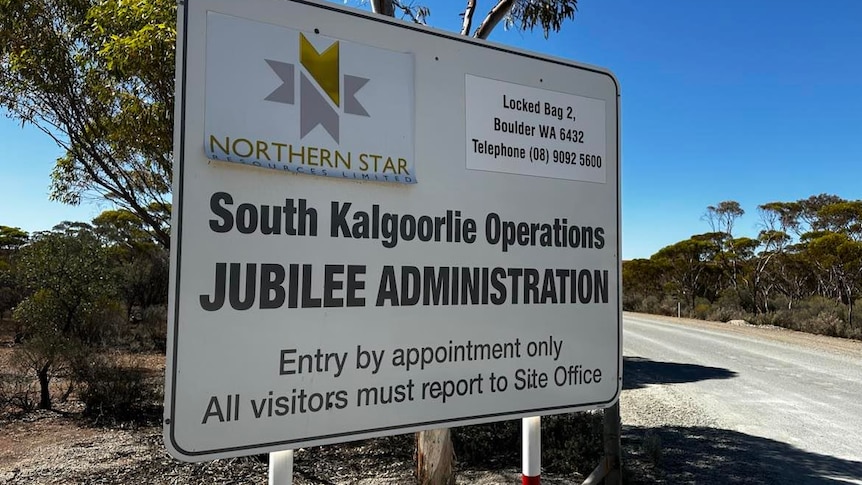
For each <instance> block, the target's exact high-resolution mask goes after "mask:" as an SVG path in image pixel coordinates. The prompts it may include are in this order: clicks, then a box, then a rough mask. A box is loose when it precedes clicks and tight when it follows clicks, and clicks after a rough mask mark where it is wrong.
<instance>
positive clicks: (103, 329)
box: [0, 210, 169, 414]
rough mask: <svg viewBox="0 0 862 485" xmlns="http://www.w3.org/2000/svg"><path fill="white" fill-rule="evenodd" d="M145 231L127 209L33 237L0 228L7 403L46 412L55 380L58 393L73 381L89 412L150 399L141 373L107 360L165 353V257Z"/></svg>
mask: <svg viewBox="0 0 862 485" xmlns="http://www.w3.org/2000/svg"><path fill="white" fill-rule="evenodd" d="M147 228H148V225H147V224H146V223H144V221H142V220H141V219H140V218H139V217H137V215H136V214H134V213H132V212H130V211H128V210H111V211H105V212H103V213H102V214H101V215H99V216H98V217H96V218H95V219H94V220H93V221H92V224H87V223H80V222H75V223H73V222H63V223H61V224H59V225H57V226H55V227H54V228H53V229H52V230H50V231H42V232H36V233H34V234H32V235H31V234H27V233H26V232H24V231H22V230H21V229H19V228H14V227H8V226H2V225H0V317H2V319H3V320H2V322H3V324H4V328H6V330H7V331H8V332H10V333H11V334H13V335H14V337H13V338H14V341H15V343H16V344H17V345H16V347H15V348H16V351H15V358H14V360H15V362H14V366H13V367H14V368H13V369H11V372H8V373H4V374H3V375H2V376H0V377H3V378H4V379H3V381H2V382H0V398H5V400H6V401H7V402H6V404H9V401H10V400H14V401H15V402H14V403H13V404H18V405H19V407H23V408H27V407H29V406H30V405H38V407H40V408H44V409H50V408H51V407H52V406H53V404H54V401H53V399H54V397H55V396H56V395H57V385H58V382H59V381H62V382H63V383H64V385H65V386H66V390H65V391H64V392H61V393H60V394H61V396H60V397H61V398H67V397H68V396H69V394H70V393H71V392H72V390H73V388H74V387H75V386H79V388H78V394H79V395H80V396H82V397H83V401H84V402H85V404H86V405H87V407H88V410H89V411H92V412H94V413H104V412H106V411H108V412H110V414H117V413H119V414H122V413H123V412H129V413H131V412H133V410H132V409H124V410H119V409H113V408H114V407H116V406H121V407H123V406H126V407H128V406H130V405H134V404H135V403H139V404H140V403H142V402H143V400H147V399H149V398H151V397H152V396H151V393H147V392H144V389H143V388H142V387H141V386H143V385H144V382H143V381H142V380H141V377H142V376H140V375H132V374H134V370H130V369H128V368H123V365H121V363H119V362H116V361H114V360H113V359H111V358H110V355H111V351H116V350H117V349H122V350H124V351H129V350H131V351H139V350H159V351H163V350H164V346H165V338H166V333H165V327H166V313H167V312H166V304H167V295H168V286H167V285H168V272H169V254H168V250H167V249H166V248H165V247H164V246H163V245H161V244H159V242H158V236H157V235H155V234H153V233H152V232H151V231H149V230H148V229H147ZM126 367H128V366H126ZM6 371H9V369H6ZM136 381H137V382H136ZM33 382H36V383H37V384H38V385H37V386H36V388H35V389H31V383H33ZM52 383H53V385H52ZM117 386H120V387H122V388H118V387H117ZM31 395H32V396H31ZM124 399H125V401H124ZM128 400H131V401H132V402H129V401H128ZM2 404H3V402H0V407H2ZM106 408H111V409H107V410H106Z"/></svg>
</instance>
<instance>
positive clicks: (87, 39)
mask: <svg viewBox="0 0 862 485" xmlns="http://www.w3.org/2000/svg"><path fill="white" fill-rule="evenodd" d="M175 19H176V3H175V2H173V1H170V0H143V1H138V2H123V1H118V0H109V1H96V0H0V105H2V106H3V107H4V108H5V109H6V110H8V112H9V113H10V114H11V116H13V117H15V118H17V119H18V120H20V121H21V122H22V123H31V124H33V125H34V126H36V127H37V128H39V129H40V130H42V131H43V132H44V133H45V134H46V135H48V136H49V137H51V138H52V139H53V140H54V141H55V142H56V143H57V144H58V145H59V146H60V147H61V148H62V149H63V150H64V151H65V154H64V155H63V156H62V157H60V158H59V159H58V160H57V163H56V166H55V168H54V171H53V174H52V197H53V198H54V199H56V200H60V201H63V202H67V203H72V204H75V203H78V202H79V201H80V200H81V198H82V197H86V196H88V195H89V194H97V195H99V196H102V197H105V198H107V199H108V200H110V201H111V202H113V203H115V204H117V205H119V206H120V207H123V208H125V209H128V210H130V211H132V212H134V213H135V214H137V215H138V216H139V217H140V218H141V220H143V221H144V223H145V224H146V225H147V227H148V228H149V230H151V231H152V232H153V234H154V235H155V236H156V238H157V240H158V241H159V242H160V243H161V244H163V245H164V246H167V245H168V244H169V240H170V238H169V236H168V232H167V225H168V224H169V220H168V219H167V218H165V217H164V214H162V213H159V212H153V211H151V210H149V207H150V205H151V204H153V203H155V204H157V205H161V206H166V205H167V204H168V201H169V198H170V178H171V168H172V167H171V165H172V159H171V150H172V126H173V120H172V116H173V91H174V61H173V57H174V45H175V39H176V32H175V30H176V29H175V27H174V26H175V22H176V20H175Z"/></svg>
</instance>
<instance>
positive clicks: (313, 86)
mask: <svg viewBox="0 0 862 485" xmlns="http://www.w3.org/2000/svg"><path fill="white" fill-rule="evenodd" d="M339 57H340V52H339V41H335V42H333V43H332V45H330V46H329V47H327V48H326V49H325V50H324V51H323V52H322V53H319V52H318V51H317V49H315V48H314V46H313V45H311V42H309V41H308V38H306V37H305V34H302V33H300V34H299V62H300V64H301V65H302V67H303V68H304V72H300V73H299V106H300V114H299V125H300V133H299V137H300V138H305V135H307V134H308V133H309V132H310V131H311V130H313V129H314V128H315V127H317V126H318V125H320V126H321V127H323V129H324V130H326V132H327V133H329V136H331V137H332V139H333V140H335V142H336V143H338V140H339V131H340V130H339V126H340V125H339V116H338V111H337V110H336V109H337V108H341V109H343V111H344V113H346V114H351V115H357V116H365V117H368V118H370V117H371V116H370V115H369V114H368V111H367V110H366V109H365V107H364V106H362V104H361V103H360V102H359V100H358V99H357V98H356V93H357V92H358V91H359V90H360V89H362V87H363V86H365V84H366V83H368V81H369V79H367V78H364V77H359V76H351V75H349V74H345V75H344V76H343V78H342V76H341V72H340V64H339ZM266 63H267V64H268V65H269V67H270V68H271V69H272V70H273V71H274V72H275V74H276V75H278V77H279V78H280V79H281V82H282V84H281V86H279V87H278V88H277V89H276V90H275V91H273V92H272V93H270V94H269V96H267V97H266V98H265V99H266V100H267V101H273V102H275V103H285V104H294V102H295V94H296V86H295V84H296V74H295V71H296V69H295V66H294V65H293V64H290V63H287V62H281V61H276V60H272V59H266ZM306 73H307V75H306ZM342 79H343V81H344V83H343V85H344V99H343V106H342V98H341V96H340V93H341V85H342V83H341V81H342ZM327 98H329V99H328V100H327ZM330 101H331V103H330ZM333 105H334V106H335V107H333Z"/></svg>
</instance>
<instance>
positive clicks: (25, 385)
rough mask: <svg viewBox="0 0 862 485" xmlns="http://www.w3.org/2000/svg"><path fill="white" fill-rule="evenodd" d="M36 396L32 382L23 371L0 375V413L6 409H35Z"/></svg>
mask: <svg viewBox="0 0 862 485" xmlns="http://www.w3.org/2000/svg"><path fill="white" fill-rule="evenodd" d="M13 370H14V369H13ZM37 395H38V392H37V390H36V388H35V387H34V385H33V380H32V379H31V378H29V377H28V376H26V375H25V374H24V373H23V371H22V372H4V373H0V411H3V410H4V409H6V408H17V409H18V410H20V411H31V410H32V409H33V408H35V407H36V397H37Z"/></svg>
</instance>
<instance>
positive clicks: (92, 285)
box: [14, 224, 114, 408]
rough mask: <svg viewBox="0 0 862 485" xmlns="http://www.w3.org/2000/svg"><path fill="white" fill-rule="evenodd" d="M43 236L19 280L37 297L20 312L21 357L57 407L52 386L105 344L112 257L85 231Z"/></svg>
mask: <svg viewBox="0 0 862 485" xmlns="http://www.w3.org/2000/svg"><path fill="white" fill-rule="evenodd" d="M58 227H59V228H60V229H61V231H55V232H44V233H38V234H36V235H35V236H34V238H33V242H32V243H31V244H30V245H29V246H27V247H26V248H25V249H24V250H23V251H22V256H21V260H20V263H19V265H18V270H19V275H20V278H21V280H22V281H23V282H24V284H25V285H26V286H27V287H28V288H30V289H31V290H32V291H33V293H32V294H31V295H30V296H29V297H27V298H25V299H24V301H22V302H21V304H20V305H18V307H17V308H16V309H15V312H14V318H15V320H17V321H18V322H19V324H20V325H21V326H22V329H23V330H22V331H23V339H24V343H23V346H22V347H21V348H20V351H19V354H20V358H21V360H22V362H24V365H25V366H27V367H28V368H29V369H31V370H32V371H33V372H34V373H35V377H37V378H38V380H39V384H40V394H41V397H40V402H39V406H40V407H42V408H50V407H51V396H50V391H49V385H50V381H51V379H52V378H53V377H55V376H56V375H57V374H58V373H62V372H63V371H64V369H66V368H67V365H68V363H69V362H70V361H71V360H72V359H73V358H76V357H75V356H77V355H80V354H81V353H82V352H85V349H86V348H87V347H88V346H90V345H94V344H96V343H99V341H100V340H101V338H100V337H101V332H100V331H99V330H100V328H101V327H102V325H103V322H104V319H103V317H104V315H103V309H104V307H105V306H106V305H107V304H108V303H109V301H110V297H111V295H112V292H113V288H114V286H113V283H112V281H111V279H110V271H109V270H108V267H109V266H108V261H107V258H106V256H107V255H106V252H105V250H104V249H103V248H102V246H101V245H100V244H99V242H98V240H97V239H96V237H95V236H94V235H93V234H92V233H91V232H89V231H88V230H87V227H86V226H85V225H84V226H82V225H76V224H65V225H62V226H58Z"/></svg>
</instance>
